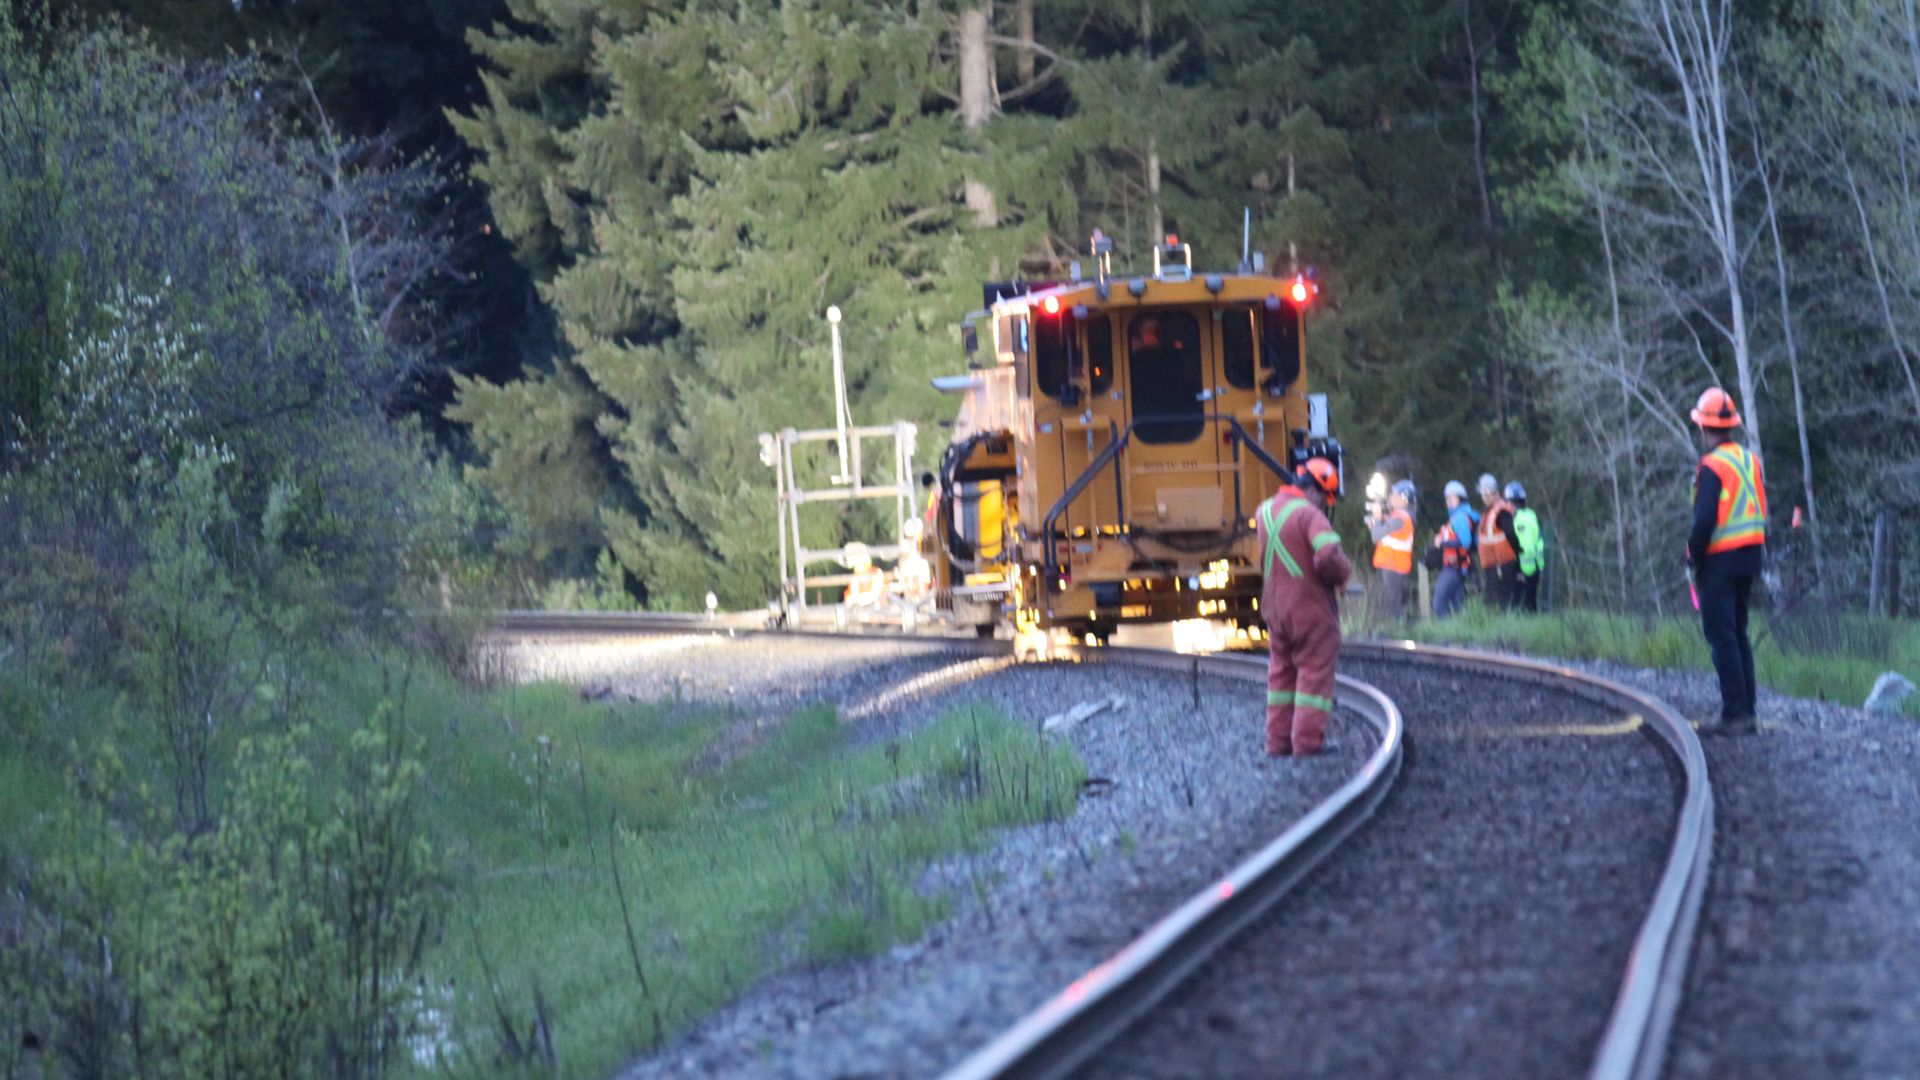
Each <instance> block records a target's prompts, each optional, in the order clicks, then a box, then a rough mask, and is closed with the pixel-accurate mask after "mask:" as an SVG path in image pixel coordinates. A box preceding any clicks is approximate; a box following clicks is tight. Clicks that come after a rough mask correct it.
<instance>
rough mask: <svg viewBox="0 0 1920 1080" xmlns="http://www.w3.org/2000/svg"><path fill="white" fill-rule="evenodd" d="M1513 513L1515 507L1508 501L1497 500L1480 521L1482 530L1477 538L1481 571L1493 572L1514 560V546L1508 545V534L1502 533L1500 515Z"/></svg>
mask: <svg viewBox="0 0 1920 1080" xmlns="http://www.w3.org/2000/svg"><path fill="white" fill-rule="evenodd" d="M1512 512H1513V507H1511V506H1509V505H1507V500H1505V499H1495V500H1493V504H1492V505H1490V506H1488V507H1487V512H1486V516H1484V517H1482V518H1481V519H1480V528H1479V530H1478V535H1477V536H1476V537H1475V540H1476V542H1477V544H1478V546H1479V548H1480V569H1482V570H1491V569H1493V568H1494V567H1496V566H1505V565H1506V564H1508V563H1510V562H1512V561H1513V560H1514V553H1513V545H1512V544H1509V543H1507V534H1506V533H1503V532H1501V531H1500V515H1501V514H1503V513H1506V514H1511V513H1512Z"/></svg>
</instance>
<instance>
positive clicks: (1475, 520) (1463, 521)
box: [1445, 502, 1480, 554]
mask: <svg viewBox="0 0 1920 1080" xmlns="http://www.w3.org/2000/svg"><path fill="white" fill-rule="evenodd" d="M1447 525H1448V527H1450V528H1451V529H1453V538H1454V542H1453V543H1451V544H1447V545H1445V546H1447V547H1451V548H1455V549H1457V550H1460V551H1464V552H1467V553H1469V554H1471V553H1472V552H1473V547H1474V539H1473V530H1474V529H1476V528H1479V526H1480V511H1478V510H1475V509H1474V508H1473V507H1471V506H1468V505H1467V504H1466V503H1464V502H1463V503H1461V504H1460V505H1459V506H1456V507H1454V508H1453V510H1452V511H1450V512H1449V513H1448V516H1447Z"/></svg>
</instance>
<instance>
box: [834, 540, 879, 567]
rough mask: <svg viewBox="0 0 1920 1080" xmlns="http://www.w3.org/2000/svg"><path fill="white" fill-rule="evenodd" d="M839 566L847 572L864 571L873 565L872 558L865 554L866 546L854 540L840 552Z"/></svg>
mask: <svg viewBox="0 0 1920 1080" xmlns="http://www.w3.org/2000/svg"><path fill="white" fill-rule="evenodd" d="M840 565H842V566H844V567H846V568H847V569H849V570H864V569H866V568H867V567H869V566H872V565H873V556H872V555H870V554H868V553H867V545H865V544H863V543H861V542H860V541H858V540H855V541H854V542H853V543H851V544H848V545H847V546H846V547H844V548H842V549H841V550H840Z"/></svg>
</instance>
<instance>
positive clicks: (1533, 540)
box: [1513, 507, 1546, 577]
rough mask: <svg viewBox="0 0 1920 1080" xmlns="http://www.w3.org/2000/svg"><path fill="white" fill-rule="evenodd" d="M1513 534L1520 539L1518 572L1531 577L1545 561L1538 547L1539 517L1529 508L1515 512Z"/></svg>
mask: <svg viewBox="0 0 1920 1080" xmlns="http://www.w3.org/2000/svg"><path fill="white" fill-rule="evenodd" d="M1513 533H1514V535H1515V536H1518V537H1519V538H1520V572H1521V573H1523V574H1525V575H1527V576H1528V577H1532V576H1533V575H1535V574H1537V573H1539V572H1540V566H1541V564H1542V563H1543V562H1545V561H1546V560H1545V559H1544V558H1543V557H1542V556H1543V555H1544V552H1542V550H1541V545H1540V515H1538V514H1536V513H1534V512H1533V509H1532V508H1531V507H1526V508H1522V509H1519V510H1515V511H1514V512H1513Z"/></svg>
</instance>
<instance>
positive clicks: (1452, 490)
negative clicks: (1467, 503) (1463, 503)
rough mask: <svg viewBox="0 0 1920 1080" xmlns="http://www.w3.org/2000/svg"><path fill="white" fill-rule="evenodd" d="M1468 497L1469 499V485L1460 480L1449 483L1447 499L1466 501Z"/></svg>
mask: <svg viewBox="0 0 1920 1080" xmlns="http://www.w3.org/2000/svg"><path fill="white" fill-rule="evenodd" d="M1466 497H1467V485H1465V484H1463V483H1461V482H1460V481H1458V480H1449V481H1447V498H1449V499H1453V498H1460V499H1464V498H1466Z"/></svg>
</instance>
